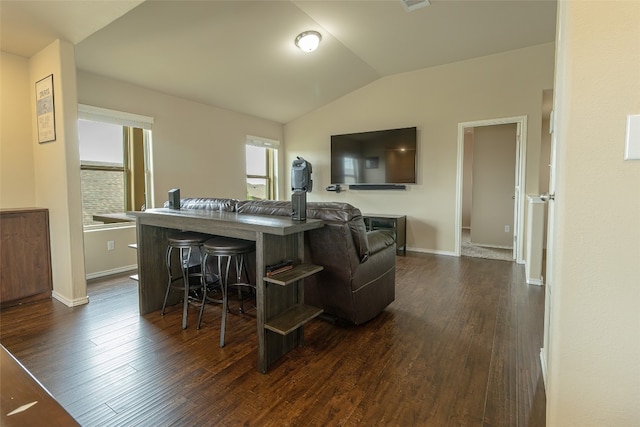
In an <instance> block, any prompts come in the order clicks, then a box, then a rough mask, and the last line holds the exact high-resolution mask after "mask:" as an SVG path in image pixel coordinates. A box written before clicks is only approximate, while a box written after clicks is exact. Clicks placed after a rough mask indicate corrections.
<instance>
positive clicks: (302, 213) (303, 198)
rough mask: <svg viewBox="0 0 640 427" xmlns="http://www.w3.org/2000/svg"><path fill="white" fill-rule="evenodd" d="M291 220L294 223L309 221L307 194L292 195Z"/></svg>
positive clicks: (303, 192)
mask: <svg viewBox="0 0 640 427" xmlns="http://www.w3.org/2000/svg"><path fill="white" fill-rule="evenodd" d="M291 219H292V220H294V221H306V220H307V192H306V191H294V192H293V194H291Z"/></svg>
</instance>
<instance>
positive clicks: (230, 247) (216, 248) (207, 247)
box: [198, 236, 256, 347]
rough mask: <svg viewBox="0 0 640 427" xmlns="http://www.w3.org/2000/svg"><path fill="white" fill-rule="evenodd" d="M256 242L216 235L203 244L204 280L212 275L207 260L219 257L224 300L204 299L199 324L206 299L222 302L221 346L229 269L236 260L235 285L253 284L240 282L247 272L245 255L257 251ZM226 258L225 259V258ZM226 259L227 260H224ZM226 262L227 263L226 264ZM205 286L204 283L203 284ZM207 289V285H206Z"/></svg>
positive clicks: (222, 344) (225, 316) (226, 306)
mask: <svg viewBox="0 0 640 427" xmlns="http://www.w3.org/2000/svg"><path fill="white" fill-rule="evenodd" d="M255 250H256V243H255V242H253V241H250V240H242V239H232V238H229V237H221V236H216V237H213V238H211V239H209V240H207V241H206V242H204V244H203V245H202V253H203V255H202V265H203V271H202V275H203V282H204V280H205V279H206V276H208V275H210V272H209V271H208V269H209V263H208V262H207V260H208V258H209V257H210V256H213V257H216V258H217V267H218V274H219V278H220V288H221V291H222V301H218V300H213V299H210V298H207V297H206V296H205V298H204V299H203V302H202V306H201V307H200V316H199V317H198V325H199V324H200V320H201V319H202V313H203V312H204V305H205V301H206V300H209V301H214V302H222V326H221V328H220V347H224V332H225V329H226V324H227V311H228V309H229V302H228V289H229V269H230V267H231V261H232V260H233V261H235V268H236V274H237V278H238V282H237V283H234V285H239V286H251V285H250V284H248V283H240V281H241V278H242V273H243V272H245V274H246V275H247V279H248V277H249V276H248V274H247V273H246V268H247V267H246V260H245V255H246V254H248V253H251V252H255ZM223 259H224V260H223ZM223 261H225V262H223ZM225 264H226V265H225ZM203 286H204V285H203ZM205 289H206V287H205Z"/></svg>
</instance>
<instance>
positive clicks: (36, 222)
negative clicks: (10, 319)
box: [0, 208, 53, 307]
mask: <svg viewBox="0 0 640 427" xmlns="http://www.w3.org/2000/svg"><path fill="white" fill-rule="evenodd" d="M50 247H51V246H50V241H49V211H48V210H47V209H40V208H20V209H0V306H2V307H8V306H11V305H16V304H20V303H23V302H30V301H35V300H38V299H45V298H50V297H51V289H52V284H53V281H52V278H51V250H50Z"/></svg>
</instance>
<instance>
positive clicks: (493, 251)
mask: <svg viewBox="0 0 640 427" xmlns="http://www.w3.org/2000/svg"><path fill="white" fill-rule="evenodd" d="M461 254H462V256H470V257H474V258H486V259H499V260H503V261H513V250H512V249H498V248H487V247H485V246H480V245H474V244H473V243H471V233H470V231H469V230H467V229H463V230H462V251H461Z"/></svg>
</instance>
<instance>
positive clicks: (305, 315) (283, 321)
mask: <svg viewBox="0 0 640 427" xmlns="http://www.w3.org/2000/svg"><path fill="white" fill-rule="evenodd" d="M321 313H322V309H321V308H317V307H312V306H310V305H305V304H296V305H293V306H291V307H289V308H288V309H286V310H285V311H283V312H282V313H280V314H278V315H277V316H275V317H274V318H273V319H271V320H269V321H268V322H267V323H265V324H264V328H265V329H268V330H270V331H273V332H276V333H278V334H280V335H287V334H288V333H290V332H293V331H295V330H296V329H298V328H299V327H300V326H302V325H304V324H305V323H307V322H308V321H309V320H311V319H314V318H315V317H318V316H319V315H320V314H321Z"/></svg>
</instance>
